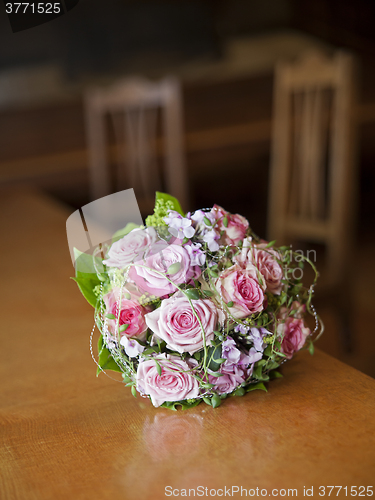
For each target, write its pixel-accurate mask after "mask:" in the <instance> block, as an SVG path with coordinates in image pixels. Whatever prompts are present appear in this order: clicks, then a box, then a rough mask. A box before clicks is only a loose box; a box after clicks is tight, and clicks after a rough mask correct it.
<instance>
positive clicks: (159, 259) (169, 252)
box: [129, 241, 201, 297]
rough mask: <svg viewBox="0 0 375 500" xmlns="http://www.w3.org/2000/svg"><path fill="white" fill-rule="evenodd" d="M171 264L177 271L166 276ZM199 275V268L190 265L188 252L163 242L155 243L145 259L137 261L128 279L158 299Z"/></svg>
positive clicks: (178, 246)
mask: <svg viewBox="0 0 375 500" xmlns="http://www.w3.org/2000/svg"><path fill="white" fill-rule="evenodd" d="M137 264H138V265H137ZM173 264H176V265H177V270H175V271H174V272H173V273H171V274H168V270H169V268H170V267H171V266H172V265H173ZM178 265H179V267H178ZM141 266H144V267H141ZM146 268H147V269H146ZM200 274H201V269H200V267H199V266H193V265H192V264H191V258H190V255H189V252H188V251H187V250H186V249H185V248H184V247H183V246H181V245H174V244H172V245H168V243H166V242H165V241H159V242H157V243H155V244H154V245H153V246H152V248H151V250H150V252H149V253H148V255H147V257H146V259H145V260H142V261H138V262H137V263H136V264H135V266H133V267H132V268H131V269H130V272H129V276H130V278H131V279H132V280H133V281H134V282H135V283H136V284H137V286H138V287H139V288H140V289H141V290H143V291H145V292H149V293H151V294H153V295H157V296H158V297H162V296H163V295H167V294H169V293H172V292H175V291H176V288H177V287H176V286H175V285H181V284H182V283H190V282H191V280H192V279H193V278H197V277H198V276H199V275H200ZM168 278H169V279H168ZM169 280H171V281H173V283H171V282H170V281H169Z"/></svg>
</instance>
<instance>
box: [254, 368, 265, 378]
mask: <svg viewBox="0 0 375 500" xmlns="http://www.w3.org/2000/svg"><path fill="white" fill-rule="evenodd" d="M262 368H263V367H262V366H261V365H260V366H259V365H258V366H257V367H256V368H255V370H254V372H253V377H254V378H257V379H260V378H262Z"/></svg>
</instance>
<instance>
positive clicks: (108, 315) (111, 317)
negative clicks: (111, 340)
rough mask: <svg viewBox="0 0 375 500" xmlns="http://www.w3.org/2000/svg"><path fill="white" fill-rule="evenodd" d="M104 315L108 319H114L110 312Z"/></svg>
mask: <svg viewBox="0 0 375 500" xmlns="http://www.w3.org/2000/svg"><path fill="white" fill-rule="evenodd" d="M105 317H106V318H108V319H116V316H115V315H114V314H112V313H108V314H106V315H105Z"/></svg>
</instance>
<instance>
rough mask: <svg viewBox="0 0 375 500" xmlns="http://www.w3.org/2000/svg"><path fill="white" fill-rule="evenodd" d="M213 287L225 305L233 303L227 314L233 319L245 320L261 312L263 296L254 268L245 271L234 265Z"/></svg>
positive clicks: (249, 267)
mask: <svg viewBox="0 0 375 500" xmlns="http://www.w3.org/2000/svg"><path fill="white" fill-rule="evenodd" d="M215 287H216V289H217V290H218V291H219V292H220V294H221V296H222V297H223V299H224V301H225V302H226V303H229V302H233V305H232V306H231V307H229V312H230V313H231V314H232V316H233V317H234V318H238V319H239V318H245V317H247V316H250V315H251V314H254V313H257V312H260V311H262V310H263V301H264V294H263V290H262V288H261V286H260V285H259V282H258V277H257V270H256V268H255V267H254V266H248V267H247V268H246V269H243V268H241V267H240V266H238V265H234V266H232V267H230V268H228V269H226V270H225V271H224V272H223V273H222V274H221V275H220V276H219V277H218V278H217V280H216V281H215Z"/></svg>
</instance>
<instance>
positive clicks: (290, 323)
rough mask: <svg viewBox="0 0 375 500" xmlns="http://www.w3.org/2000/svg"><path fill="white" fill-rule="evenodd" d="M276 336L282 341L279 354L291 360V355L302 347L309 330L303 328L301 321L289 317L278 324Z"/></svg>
mask: <svg viewBox="0 0 375 500" xmlns="http://www.w3.org/2000/svg"><path fill="white" fill-rule="evenodd" d="M277 334H278V336H279V338H280V339H282V340H281V349H280V350H281V352H282V353H284V354H285V356H286V357H287V358H288V359H291V358H292V357H293V354H294V353H295V352H296V351H299V350H300V349H302V347H303V346H304V344H305V341H306V338H307V337H308V336H309V335H310V329H309V328H307V327H306V326H305V324H304V322H303V319H300V318H292V317H289V318H287V319H286V320H285V323H279V325H278V326H277Z"/></svg>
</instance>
